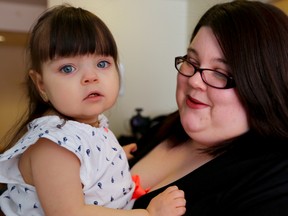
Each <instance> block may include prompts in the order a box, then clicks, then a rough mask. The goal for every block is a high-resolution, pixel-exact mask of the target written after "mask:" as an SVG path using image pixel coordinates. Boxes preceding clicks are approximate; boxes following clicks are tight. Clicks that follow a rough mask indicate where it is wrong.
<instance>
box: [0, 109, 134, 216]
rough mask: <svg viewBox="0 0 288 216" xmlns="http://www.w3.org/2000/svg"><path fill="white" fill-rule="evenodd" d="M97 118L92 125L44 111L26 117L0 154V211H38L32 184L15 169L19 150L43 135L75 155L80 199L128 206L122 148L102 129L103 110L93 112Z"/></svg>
mask: <svg viewBox="0 0 288 216" xmlns="http://www.w3.org/2000/svg"><path fill="white" fill-rule="evenodd" d="M99 122H100V126H99V127H98V128H95V127H92V126H90V125H88V124H84V123H79V122H76V121H72V120H66V121H65V120H63V119H60V118H59V117H58V116H45V117H41V118H38V119H35V120H34V121H32V122H30V123H29V124H28V126H27V127H28V132H27V133H26V134H25V135H24V136H23V137H22V138H21V139H20V140H19V141H18V142H17V143H16V145H15V146H13V147H12V148H11V149H9V150H8V151H6V152H4V153H3V154H1V155H0V167H1V169H0V182H2V183H7V185H8V189H7V190H6V191H5V192H4V193H3V194H2V195H1V197H0V207H1V209H2V211H3V212H4V213H5V214H6V215H9V216H14V215H25V216H27V215H33V216H36V215H44V212H43V209H42V207H41V204H40V203H39V199H38V197H37V193H36V190H35V187H33V186H31V185H28V184H26V183H25V182H24V180H23V178H22V176H21V174H20V171H19V169H18V161H19V158H20V156H21V154H23V152H24V151H25V150H26V149H27V148H28V147H29V146H31V145H33V144H35V142H36V141H37V140H38V139H39V138H46V139H49V140H51V141H53V142H54V143H55V144H56V145H60V146H62V147H63V148H66V149H67V150H69V151H71V152H73V153H74V154H75V155H76V156H77V157H78V159H79V161H80V163H81V166H80V179H81V182H82V184H83V194H84V199H85V203H86V204H91V205H99V206H105V207H110V208H121V209H122V208H124V209H129V208H131V207H132V205H133V203H132V202H133V201H132V200H131V197H132V194H133V191H134V188H135V185H134V183H133V181H132V178H131V175H130V172H129V166H128V163H127V158H126V155H125V152H124V151H123V149H122V147H121V146H120V145H119V143H118V141H117V139H116V137H115V136H114V134H113V133H112V132H111V131H110V130H109V129H108V120H107V118H106V117H105V116H104V115H103V114H101V115H100V116H99ZM51 157H53V155H51ZM67 199H69V197H67Z"/></svg>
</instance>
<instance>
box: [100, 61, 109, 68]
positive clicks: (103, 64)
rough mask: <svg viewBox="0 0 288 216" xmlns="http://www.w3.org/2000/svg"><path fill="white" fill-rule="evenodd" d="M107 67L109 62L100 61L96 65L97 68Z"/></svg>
mask: <svg viewBox="0 0 288 216" xmlns="http://www.w3.org/2000/svg"><path fill="white" fill-rule="evenodd" d="M108 66H109V62H107V61H100V62H99V63H98V64H97V67H99V68H106V67H108Z"/></svg>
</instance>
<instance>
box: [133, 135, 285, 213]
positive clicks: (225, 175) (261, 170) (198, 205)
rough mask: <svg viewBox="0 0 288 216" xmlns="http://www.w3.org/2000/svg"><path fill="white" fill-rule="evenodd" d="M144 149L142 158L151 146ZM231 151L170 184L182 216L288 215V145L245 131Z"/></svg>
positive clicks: (142, 203) (142, 201) (142, 202)
mask: <svg viewBox="0 0 288 216" xmlns="http://www.w3.org/2000/svg"><path fill="white" fill-rule="evenodd" d="M146 144H147V146H146V147H145V148H146V153H147V152H148V149H149V148H150V150H151V149H152V148H154V147H155V143H153V144H152V145H151V143H150V145H149V143H146ZM153 145H154V146H153ZM231 146H232V147H231V148H230V149H229V150H227V151H226V152H225V153H223V154H222V155H220V156H218V157H216V158H215V159H213V160H211V161H209V162H208V163H206V164H204V165H203V166H201V167H199V168H198V169H196V170H194V171H193V172H191V173H189V174H188V175H186V176H184V177H183V178H181V179H179V180H177V181H175V182H173V183H172V184H170V185H177V186H178V187H179V188H180V189H182V190H184V192H185V199H186V201H187V203H186V214H185V215H193V216H208V215H213V216H215V215H221V216H288V142H287V141H281V140H277V139H274V138H273V139H272V138H263V137H261V136H259V135H256V134H254V133H252V132H248V133H246V134H245V135H243V136H241V137H239V138H237V139H236V140H234V141H233V143H232V144H231ZM140 149H141V148H140ZM140 155H141V154H140ZM141 157H143V155H141ZM139 159H140V158H139V157H138V158H136V160H135V161H137V160H139ZM151 178H153V177H152V176H151ZM170 185H167V186H166V187H164V188H161V189H158V190H156V191H152V192H150V193H148V194H146V195H144V196H142V197H140V198H139V199H138V200H136V202H135V204H134V208H146V207H147V205H148V203H149V202H150V200H151V199H152V198H153V197H154V196H156V195H157V194H159V193H160V192H162V191H163V190H164V189H165V188H167V187H168V186H170Z"/></svg>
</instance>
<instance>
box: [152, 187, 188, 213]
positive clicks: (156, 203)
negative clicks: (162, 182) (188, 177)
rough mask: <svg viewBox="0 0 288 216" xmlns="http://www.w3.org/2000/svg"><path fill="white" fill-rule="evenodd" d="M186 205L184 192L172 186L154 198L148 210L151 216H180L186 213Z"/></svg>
mask: <svg viewBox="0 0 288 216" xmlns="http://www.w3.org/2000/svg"><path fill="white" fill-rule="evenodd" d="M185 205H186V200H185V198H184V192H183V191H182V190H179V189H178V187H177V186H171V187H168V188H167V189H166V190H165V191H163V192H162V193H160V194H159V195H158V196H156V197H154V198H153V199H152V200H151V202H150V204H149V205H148V207H147V210H148V212H149V215H151V216H154V215H155V216H175V215H177V216H178V215H179V216H180V215H184V214H185V212H186V207H185Z"/></svg>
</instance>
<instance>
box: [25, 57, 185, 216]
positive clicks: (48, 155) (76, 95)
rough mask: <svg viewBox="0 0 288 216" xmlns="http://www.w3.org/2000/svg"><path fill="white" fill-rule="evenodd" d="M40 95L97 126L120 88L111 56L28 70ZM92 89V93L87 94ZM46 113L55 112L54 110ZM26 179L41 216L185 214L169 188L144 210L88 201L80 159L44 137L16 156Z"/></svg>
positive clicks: (63, 61)
mask: <svg viewBox="0 0 288 216" xmlns="http://www.w3.org/2000/svg"><path fill="white" fill-rule="evenodd" d="M30 76H31V78H32V79H33V81H34V83H35V85H36V86H37V88H38V90H39V94H40V95H41V96H42V97H43V98H44V99H45V100H46V99H47V98H48V99H49V101H50V103H52V104H53V106H54V107H55V109H57V110H58V111H59V112H61V113H63V114H65V115H66V116H70V117H72V118H73V119H74V120H77V121H79V122H83V123H87V124H90V125H92V126H96V127H97V122H98V115H99V114H101V113H103V112H104V111H106V110H107V109H109V108H111V106H113V104H114V103H115V101H116V98H117V95H118V91H119V75H118V72H117V69H116V66H115V62H114V60H113V58H112V57H110V56H108V57H107V56H99V55H84V56H75V57H67V58H66V57H65V58H55V59H53V60H52V61H48V62H45V63H44V64H43V66H42V74H40V73H38V72H37V71H30ZM91 93H93V94H92V95H91ZM47 114H55V113H53V111H50V112H48V113H47ZM19 170H20V172H21V174H22V177H23V179H24V181H25V182H26V183H28V184H30V185H33V186H35V188H36V191H37V194H38V196H39V199H40V202H41V205H42V207H43V209H44V211H45V215H47V216H49V215H53V216H57V215H61V216H62V215H69V216H74V215H75V216H81V215H83V216H84V215H85V216H89V215H91V216H92V215H93V216H95V215H99V216H106V215H107V216H110V215H117V216H121V215H123V216H124V215H125V216H129V215H133V216H135V215H136V216H138V215H139V216H141V215H155V216H156V215H167V216H170V215H171V216H172V215H183V214H184V213H185V199H184V193H183V191H181V190H179V189H178V188H177V187H176V186H173V187H170V188H168V189H167V190H165V191H164V192H163V193H161V194H160V195H159V196H157V197H155V198H154V199H153V201H151V203H150V205H149V206H148V207H147V209H135V210H118V209H110V208H105V207H100V206H96V205H86V204H85V203H84V196H83V191H82V184H81V180H80V175H79V173H80V161H79V160H78V158H77V157H76V156H75V155H74V154H73V153H71V152H70V151H68V150H66V149H65V148H63V147H60V146H58V145H57V144H55V143H53V142H52V141H50V140H47V139H43V138H41V139H39V140H38V141H37V143H36V144H34V145H32V146H30V147H29V148H28V149H27V150H26V151H25V152H24V154H23V155H22V157H21V158H20V161H19Z"/></svg>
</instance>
